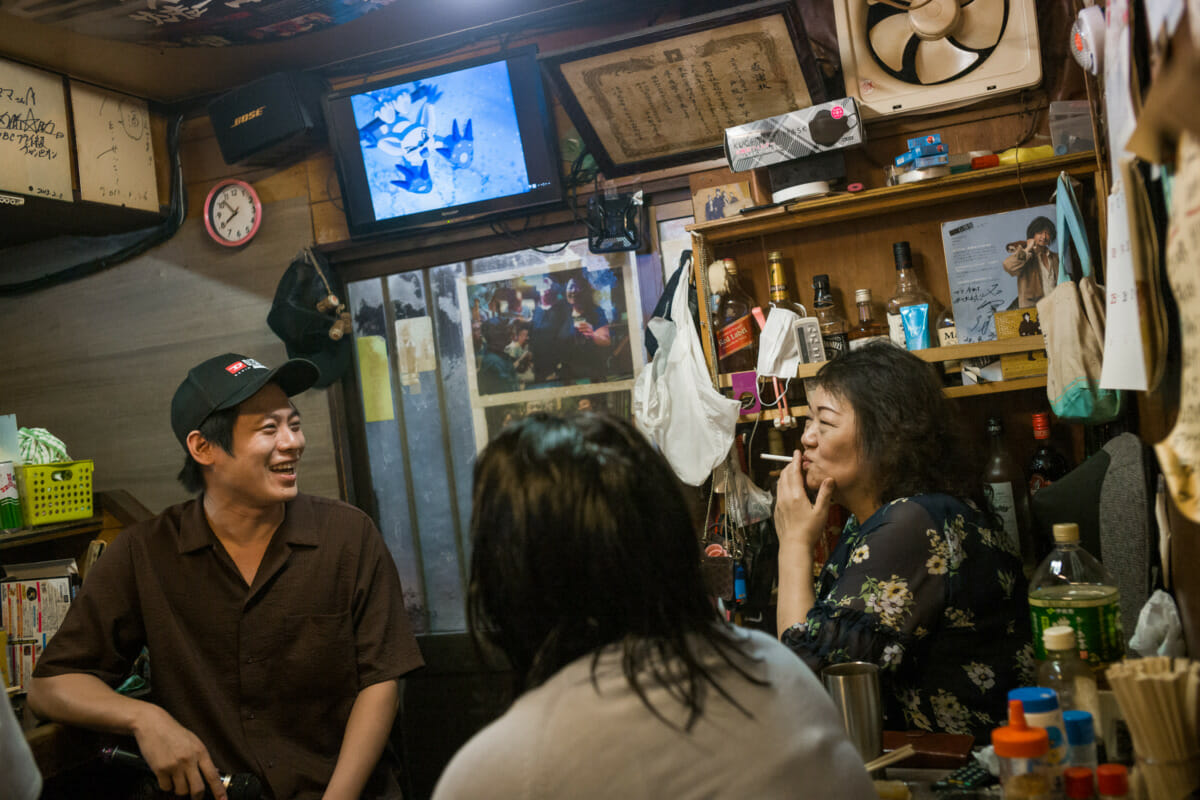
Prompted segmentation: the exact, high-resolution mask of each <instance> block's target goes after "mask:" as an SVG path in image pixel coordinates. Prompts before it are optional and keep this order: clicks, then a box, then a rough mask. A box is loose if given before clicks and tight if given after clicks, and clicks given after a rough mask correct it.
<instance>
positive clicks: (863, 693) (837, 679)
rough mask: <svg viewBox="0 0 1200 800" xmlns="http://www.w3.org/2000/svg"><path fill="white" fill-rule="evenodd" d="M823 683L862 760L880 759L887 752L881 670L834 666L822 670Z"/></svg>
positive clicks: (870, 666)
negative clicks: (884, 735)
mask: <svg viewBox="0 0 1200 800" xmlns="http://www.w3.org/2000/svg"><path fill="white" fill-rule="evenodd" d="M821 681H822V682H823V683H824V684H825V690H826V691H827V692H829V694H830V696H831V697H832V698H833V704H834V706H836V707H837V710H838V714H839V715H840V716H841V718H842V725H843V727H845V728H846V733H847V734H849V736H850V741H852V742H854V746H855V747H857V748H858V752H859V755H861V756H862V760H863V761H864V762H866V761H870V760H871V759H873V758H877V757H879V755H880V754H881V753H882V752H883V706H882V704H881V703H880V699H879V667H878V666H876V665H875V664H870V663H868V662H865V661H849V662H847V663H844V664H831V665H829V666H828V667H826V668H825V669H823V670H821Z"/></svg>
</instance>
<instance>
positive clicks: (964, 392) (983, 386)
mask: <svg viewBox="0 0 1200 800" xmlns="http://www.w3.org/2000/svg"><path fill="white" fill-rule="evenodd" d="M1045 385H1046V376H1045V375H1040V376H1038V377H1036V378H1013V379H1012V380H1007V381H991V382H989V383H974V384H969V385H967V386H947V387H946V388H944V389H942V392H943V393H944V394H945V395H946V397H975V396H978V395H984V394H1000V393H1002V392H1020V391H1024V390H1025V389H1037V388H1040V387H1043V386H1045ZM789 411H791V414H792V416H793V417H795V418H796V419H797V421H799V420H800V419H801V418H802V417H806V416H808V406H791V407H790V408H789ZM778 418H779V411H778V410H776V409H774V408H772V409H768V410H766V411H763V412H761V413H758V414H744V415H742V416H741V417H738V424H739V425H741V424H743V423H751V422H774V421H775V420H776V419H778Z"/></svg>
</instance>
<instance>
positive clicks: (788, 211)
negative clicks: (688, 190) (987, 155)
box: [687, 152, 1096, 244]
mask: <svg viewBox="0 0 1200 800" xmlns="http://www.w3.org/2000/svg"><path fill="white" fill-rule="evenodd" d="M1095 171H1096V154H1095V153H1093V152H1086V153H1068V154H1067V155H1064V156H1055V157H1053V158H1047V159H1042V160H1040V161H1031V162H1023V163H1022V164H1021V165H1020V170H1019V171H1018V167H1017V165H1013V166H1003V167H992V168H990V169H984V170H974V171H971V172H964V173H961V174H958V175H949V176H947V177H945V178H937V179H934V180H929V181H921V182H918V183H906V184H903V185H900V186H884V187H880V188H878V189H868V190H866V191H863V192H855V193H842V194H835V195H830V196H827V197H817V198H813V199H811V200H802V201H800V202H796V203H789V204H787V205H786V206H782V207H780V206H777V207H775V208H770V209H767V210H764V211H757V212H755V213H753V214H745V215H742V216H739V217H726V218H725V219H721V220H714V221H712V222H698V223H695V224H693V225H689V226H688V227H687V229H688V230H689V231H695V232H697V233H702V234H704V237H705V239H707V240H708V241H709V242H710V243H712V244H718V243H720V242H730V241H734V240H736V239H745V238H748V237H751V236H761V235H764V234H769V233H778V232H780V231H786V230H794V229H796V228H806V227H810V226H813V225H823V224H826V223H829V222H836V221H839V220H846V219H855V218H858V217H867V216H873V215H876V214H890V213H894V212H896V211H903V210H905V209H908V208H914V207H917V206H929V205H935V204H937V203H947V202H952V201H955V200H960V199H963V198H967V197H979V196H983V195H989V194H995V193H997V192H1002V191H1005V190H1008V189H1016V188H1019V187H1022V186H1024V187H1028V186H1037V185H1044V184H1049V183H1053V182H1054V181H1055V180H1057V179H1058V175H1059V173H1060V172H1067V173H1068V174H1070V175H1074V176H1080V175H1090V174H1092V173H1093V172H1095Z"/></svg>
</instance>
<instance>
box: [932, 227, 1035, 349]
mask: <svg viewBox="0 0 1200 800" xmlns="http://www.w3.org/2000/svg"><path fill="white" fill-rule="evenodd" d="M1053 220H1054V206H1051V205H1046V206H1034V207H1033V208H1022V209H1019V210H1017V211H1006V212H1004V213H1001V214H988V215H986V216H982V217H972V218H970V219H960V220H954V221H952V222H943V223H942V249H943V250H944V251H945V254H946V276H947V278H948V279H949V284H950V302H951V304H952V305H953V307H954V322H955V328H956V329H957V337H958V342H959V344H970V343H973V342H990V341H992V340H994V339H995V338H996V323H995V320H994V318H993V315H994V314H995V313H996V312H997V311H1007V310H1008V309H1013V308H1033V307H1035V304H1036V303H1037V301H1038V300H1040V299H1041V298H1042V296H1043V295H1044V294H1046V293H1048V292H1049V291H1050V290H1051V289H1053V288H1054V284H1055V282H1056V281H1057V279H1058V254H1057V252H1056V245H1055V240H1056V239H1057V236H1056V235H1055V234H1056V232H1055V230H1054V222H1053ZM1035 228H1036V229H1037V230H1038V231H1042V233H1041V235H1040V236H1037V235H1036V234H1035V233H1033V232H1032V231H1033V230H1034V229H1035ZM1047 228H1048V229H1047ZM1035 237H1036V241H1035Z"/></svg>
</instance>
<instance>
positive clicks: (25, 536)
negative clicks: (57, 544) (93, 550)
mask: <svg viewBox="0 0 1200 800" xmlns="http://www.w3.org/2000/svg"><path fill="white" fill-rule="evenodd" d="M103 523H104V517H103V514H102V513H99V512H98V513H96V514H94V515H93V516H91V517H86V518H84V519H77V520H72V521H71V522H60V523H54V524H50V525H39V526H37V527H36V528H18V529H17V530H15V531H8V532H7V533H0V550H7V549H9V548H12V547H24V546H26V545H30V544H37V543H39V542H49V541H53V540H55V539H64V538H67V537H70V536H81V535H84V534H90V535H93V536H94V535H95V534H97V533H99V532H100V530H101V528H102V526H103Z"/></svg>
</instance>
